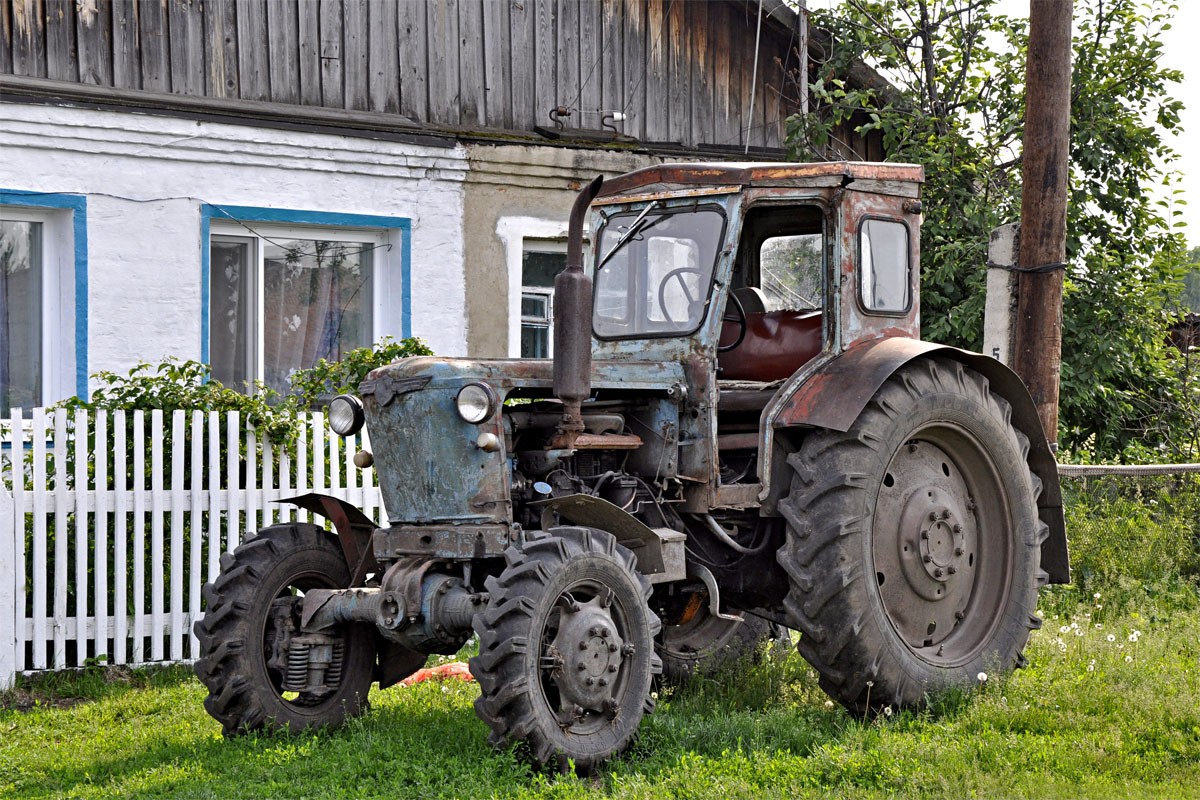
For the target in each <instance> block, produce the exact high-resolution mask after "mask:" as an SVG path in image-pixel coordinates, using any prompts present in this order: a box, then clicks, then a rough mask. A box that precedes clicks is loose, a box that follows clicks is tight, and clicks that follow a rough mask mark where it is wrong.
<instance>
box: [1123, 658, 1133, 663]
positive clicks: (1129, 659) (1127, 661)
mask: <svg viewBox="0 0 1200 800" xmlns="http://www.w3.org/2000/svg"><path fill="white" fill-rule="evenodd" d="M1130 661H1133V656H1125V663H1126V664H1128V663H1129V662H1130Z"/></svg>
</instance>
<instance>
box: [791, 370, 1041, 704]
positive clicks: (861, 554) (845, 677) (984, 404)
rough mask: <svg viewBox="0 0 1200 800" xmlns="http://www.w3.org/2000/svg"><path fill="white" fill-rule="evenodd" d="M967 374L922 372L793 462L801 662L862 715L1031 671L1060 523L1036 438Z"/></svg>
mask: <svg viewBox="0 0 1200 800" xmlns="http://www.w3.org/2000/svg"><path fill="white" fill-rule="evenodd" d="M1009 417H1010V408H1009V406H1008V403H1007V402H1006V401H1004V400H1003V399H1002V398H1000V397H999V396H997V395H995V394H993V393H992V392H990V391H989V389H988V384H987V381H986V379H984V378H983V376H981V375H979V374H978V373H976V372H974V371H972V370H970V369H968V368H966V367H964V366H963V365H962V364H959V363H958V362H954V361H946V360H932V359H930V360H921V361H917V362H913V363H912V364H909V365H907V366H905V367H904V368H902V369H901V370H899V371H898V372H897V373H896V374H895V375H893V376H892V377H891V378H890V379H889V380H888V381H887V382H886V383H885V384H884V385H883V386H882V387H881V388H880V389H879V391H878V392H876V394H875V396H874V397H873V398H872V400H871V401H870V403H868V404H867V407H866V408H865V409H864V410H863V412H862V414H861V415H860V416H859V418H858V420H856V421H855V423H854V425H853V426H851V428H850V430H848V431H846V432H845V433H840V432H837V431H820V432H817V433H814V434H813V435H811V436H810V437H808V438H807V439H806V440H805V441H804V443H803V445H802V446H801V448H800V450H799V451H798V452H797V453H794V454H793V455H792V456H791V457H789V459H788V463H789V465H790V466H791V468H792V474H793V477H792V485H791V491H790V494H789V495H788V497H786V498H785V499H784V500H783V501H781V503H780V511H781V513H782V514H783V515H784V517H785V518H786V519H787V522H788V537H787V542H786V544H785V546H784V547H783V548H781V549H780V551H779V554H778V559H779V563H780V564H781V565H782V566H783V568H784V569H785V570H786V571H787V573H788V576H789V579H790V584H791V587H790V591H789V593H788V596H787V600H786V606H787V609H788V612H789V614H790V616H791V617H792V618H793V619H794V620H795V623H796V625H797V626H798V627H799V628H800V630H801V631H802V634H803V635H802V636H801V638H800V641H799V643H798V648H799V650H800V652H801V654H802V655H803V656H804V657H805V658H806V659H807V660H808V661H809V662H810V663H811V664H812V665H813V666H814V667H815V668H816V669H817V671H818V672H819V673H820V675H821V685H822V687H823V688H824V689H825V691H826V692H828V693H829V694H830V695H831V696H833V697H834V698H836V699H837V700H839V701H840V702H842V703H843V704H844V705H846V706H847V707H850V708H852V709H856V710H865V709H866V708H868V707H879V706H883V705H898V706H912V705H918V704H920V703H922V702H923V701H924V700H925V698H926V697H927V695H928V693H929V692H931V691H936V690H939V689H942V688H945V687H948V686H954V685H959V686H962V685H968V684H970V683H972V682H973V681H975V680H976V676H977V675H978V673H980V672H985V673H987V672H994V671H996V670H1001V671H1004V670H1007V669H1010V668H1012V667H1013V666H1015V665H1019V664H1021V663H1023V659H1022V656H1021V651H1022V649H1023V648H1024V646H1025V643H1026V641H1027V640H1028V637H1029V631H1030V629H1032V628H1036V627H1039V626H1040V620H1039V619H1038V618H1037V617H1036V616H1035V615H1034V612H1035V608H1036V602H1037V591H1038V587H1040V586H1042V585H1044V584H1045V583H1046V574H1045V573H1044V572H1042V570H1041V569H1040V567H1039V560H1040V555H1041V544H1042V542H1043V541H1045V539H1046V536H1047V530H1048V529H1047V526H1046V525H1045V524H1044V523H1043V522H1042V521H1041V520H1040V519H1039V518H1038V513H1037V498H1038V495H1039V494H1040V492H1041V482H1040V481H1039V479H1038V478H1037V477H1036V476H1035V475H1033V473H1032V472H1031V471H1030V469H1029V466H1028V464H1027V461H1026V459H1027V456H1028V453H1029V441H1028V439H1027V438H1026V437H1025V436H1024V435H1023V434H1021V433H1020V432H1019V431H1017V430H1016V429H1015V428H1013V426H1012V424H1011V422H1010V419H1009Z"/></svg>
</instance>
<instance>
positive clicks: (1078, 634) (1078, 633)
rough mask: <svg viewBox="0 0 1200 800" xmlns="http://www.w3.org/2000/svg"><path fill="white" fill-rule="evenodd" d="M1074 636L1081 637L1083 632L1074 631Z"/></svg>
mask: <svg viewBox="0 0 1200 800" xmlns="http://www.w3.org/2000/svg"><path fill="white" fill-rule="evenodd" d="M1075 635H1076V636H1083V631H1081V630H1078V629H1076V631H1075Z"/></svg>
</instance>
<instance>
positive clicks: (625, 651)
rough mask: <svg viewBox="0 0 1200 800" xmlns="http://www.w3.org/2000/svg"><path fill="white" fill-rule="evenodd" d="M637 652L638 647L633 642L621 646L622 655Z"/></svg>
mask: <svg viewBox="0 0 1200 800" xmlns="http://www.w3.org/2000/svg"><path fill="white" fill-rule="evenodd" d="M635 652H637V648H635V647H634V646H633V642H626V643H625V646H624V647H622V648H621V655H625V656H631V655H633V654H634V653H635Z"/></svg>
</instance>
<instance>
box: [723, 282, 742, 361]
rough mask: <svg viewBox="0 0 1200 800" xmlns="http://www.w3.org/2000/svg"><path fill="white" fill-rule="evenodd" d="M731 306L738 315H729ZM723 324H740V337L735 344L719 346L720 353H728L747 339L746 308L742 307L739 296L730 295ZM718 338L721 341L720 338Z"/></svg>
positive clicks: (735, 340) (738, 336)
mask: <svg viewBox="0 0 1200 800" xmlns="http://www.w3.org/2000/svg"><path fill="white" fill-rule="evenodd" d="M730 306H732V307H733V310H734V312H736V313H733V314H731V313H729V309H730ZM721 322H736V323H738V335H737V338H736V339H734V340H733V344H726V345H717V352H718V353H728V352H729V351H730V350H732V349H733V348H735V347H737V346H738V345H739V344H741V343H742V340H743V339H745V338H746V328H747V325H746V307H745V306H743V305H742V301H741V300H739V299H738V296H737V295H736V294H734V293H733V292H730V293H729V303H728V304H726V306H725V313H724V314H723V315H721ZM717 338H718V339H719V338H720V337H717Z"/></svg>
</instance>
